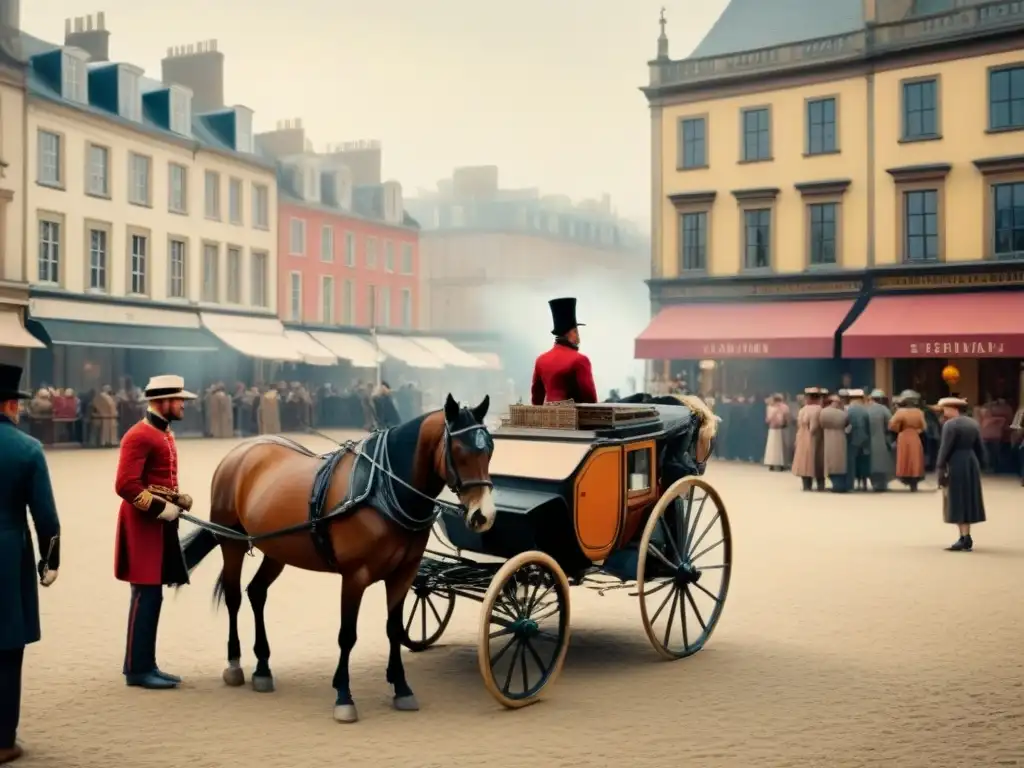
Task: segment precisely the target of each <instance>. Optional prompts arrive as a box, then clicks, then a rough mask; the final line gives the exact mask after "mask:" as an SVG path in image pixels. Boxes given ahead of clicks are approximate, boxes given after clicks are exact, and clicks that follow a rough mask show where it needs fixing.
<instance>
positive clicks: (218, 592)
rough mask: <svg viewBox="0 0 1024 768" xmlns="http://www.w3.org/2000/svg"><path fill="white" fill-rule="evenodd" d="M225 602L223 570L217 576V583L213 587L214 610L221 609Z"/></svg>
mask: <svg viewBox="0 0 1024 768" xmlns="http://www.w3.org/2000/svg"><path fill="white" fill-rule="evenodd" d="M223 602H224V569H223V568H221V571H220V573H219V574H217V581H216V583H215V584H214V585H213V607H214V610H216V609H217V608H220V606H221V603H223Z"/></svg>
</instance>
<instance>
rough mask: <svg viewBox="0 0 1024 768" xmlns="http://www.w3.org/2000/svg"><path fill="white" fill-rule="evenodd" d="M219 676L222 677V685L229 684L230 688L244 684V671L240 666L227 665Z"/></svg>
mask: <svg viewBox="0 0 1024 768" xmlns="http://www.w3.org/2000/svg"><path fill="white" fill-rule="evenodd" d="M221 677H222V678H223V679H224V685H230V686H231V687H232V688H237V687H238V686H240V685H245V672H243V671H242V668H241V667H228V668H227V669H225V670H224V673H223V674H222V675H221Z"/></svg>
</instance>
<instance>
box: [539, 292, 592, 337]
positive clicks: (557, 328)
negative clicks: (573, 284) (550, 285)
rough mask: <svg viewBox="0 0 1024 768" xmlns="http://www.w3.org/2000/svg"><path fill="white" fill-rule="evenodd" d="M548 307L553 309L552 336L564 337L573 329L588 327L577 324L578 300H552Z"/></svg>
mask: <svg viewBox="0 0 1024 768" xmlns="http://www.w3.org/2000/svg"><path fill="white" fill-rule="evenodd" d="M548 305H549V306H550V307H551V323H552V328H551V333H552V335H554V336H563V335H565V334H567V333H568V332H569V331H571V330H572V329H573V328H577V327H579V326H581V325H586V323H578V322H576V299H570V298H563V299H552V300H551V301H549V302H548Z"/></svg>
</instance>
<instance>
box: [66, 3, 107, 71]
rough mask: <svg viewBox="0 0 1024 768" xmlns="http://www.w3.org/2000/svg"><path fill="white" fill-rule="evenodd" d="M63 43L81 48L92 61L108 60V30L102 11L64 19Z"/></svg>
mask: <svg viewBox="0 0 1024 768" xmlns="http://www.w3.org/2000/svg"><path fill="white" fill-rule="evenodd" d="M64 45H65V46H69V47H73V48H81V49H82V50H83V51H85V52H86V53H88V54H89V58H90V59H91V60H92V61H110V32H108V31H107V18H106V14H104V13H103V12H102V11H101V12H100V13H97V14H90V15H88V16H79V17H77V18H75V19H66V20H65V21H64Z"/></svg>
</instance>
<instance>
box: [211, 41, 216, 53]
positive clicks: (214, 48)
mask: <svg viewBox="0 0 1024 768" xmlns="http://www.w3.org/2000/svg"><path fill="white" fill-rule="evenodd" d="M210 43H211V44H212V45H213V49H212V50H213V52H214V53H216V52H217V41H216V40H211V41H210Z"/></svg>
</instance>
